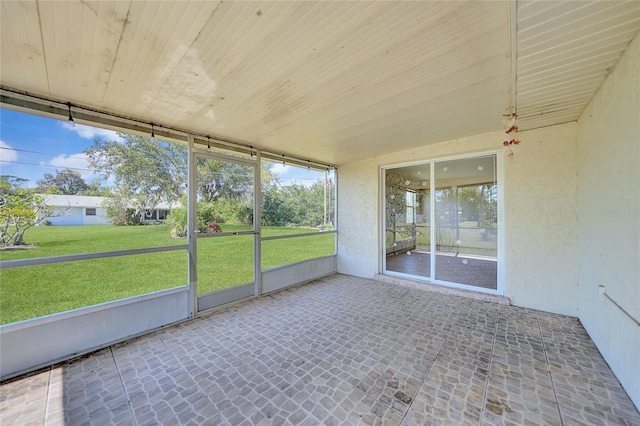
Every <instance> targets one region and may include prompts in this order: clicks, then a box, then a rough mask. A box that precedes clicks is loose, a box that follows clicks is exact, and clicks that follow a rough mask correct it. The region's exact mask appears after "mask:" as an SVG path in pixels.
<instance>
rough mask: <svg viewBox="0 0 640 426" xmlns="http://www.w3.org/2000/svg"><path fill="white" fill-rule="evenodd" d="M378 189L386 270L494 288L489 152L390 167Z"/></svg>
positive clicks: (494, 193)
mask: <svg viewBox="0 0 640 426" xmlns="http://www.w3.org/2000/svg"><path fill="white" fill-rule="evenodd" d="M418 173H420V174H418ZM425 175H426V176H428V177H430V178H431V179H428V178H426V177H423V176H425ZM384 189H385V239H386V242H385V262H384V264H385V271H386V272H392V273H396V274H399V275H407V276H415V277H417V278H421V279H429V280H430V281H432V282H435V283H441V284H447V285H454V286H460V287H464V286H472V287H474V288H476V289H486V290H488V291H497V290H498V184H497V156H496V155H495V154H492V155H485V156H478V157H469V158H460V159H454V160H448V161H438V162H428V163H425V164H420V165H411V166H404V167H397V168H390V169H387V170H385V188H384ZM430 189H431V191H430ZM429 207H430V208H429ZM431 211H433V217H432V216H431V215H430V212H431ZM432 253H434V254H435V256H431V254H432ZM481 291H484V290H481Z"/></svg>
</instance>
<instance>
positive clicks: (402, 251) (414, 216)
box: [385, 164, 431, 277]
mask: <svg viewBox="0 0 640 426" xmlns="http://www.w3.org/2000/svg"><path fill="white" fill-rule="evenodd" d="M429 169H430V168H429V164H421V165H418V166H407V167H400V168H396V169H390V170H385V269H386V270H387V271H393V272H398V273H403V274H409V275H418V276H422V277H429V276H431V261H430V253H431V232H430V221H431V216H430V203H429V187H430V185H429Z"/></svg>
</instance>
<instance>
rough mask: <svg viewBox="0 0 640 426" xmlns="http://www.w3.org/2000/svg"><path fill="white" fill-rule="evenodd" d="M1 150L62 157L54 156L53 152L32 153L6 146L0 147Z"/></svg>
mask: <svg viewBox="0 0 640 426" xmlns="http://www.w3.org/2000/svg"><path fill="white" fill-rule="evenodd" d="M0 149H7V150H9V151H17V152H28V153H30V154H42V155H56V156H57V155H60V154H54V153H52V152H41V151H31V150H28V149H20V148H9V147H6V146H0Z"/></svg>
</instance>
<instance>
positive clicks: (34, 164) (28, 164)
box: [0, 160, 102, 173]
mask: <svg viewBox="0 0 640 426" xmlns="http://www.w3.org/2000/svg"><path fill="white" fill-rule="evenodd" d="M0 164H23V165H25V166H39V167H50V168H53V169H62V170H67V169H68V170H78V171H81V172H94V173H102V172H100V171H98V170H96V169H83V168H81V167H67V166H54V165H51V164H38V163H27V162H24V161H4V160H2V161H0Z"/></svg>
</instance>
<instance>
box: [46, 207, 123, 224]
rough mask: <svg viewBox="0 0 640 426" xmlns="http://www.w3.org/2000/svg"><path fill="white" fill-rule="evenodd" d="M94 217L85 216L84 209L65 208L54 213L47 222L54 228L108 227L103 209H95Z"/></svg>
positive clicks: (105, 212) (107, 218)
mask: <svg viewBox="0 0 640 426" xmlns="http://www.w3.org/2000/svg"><path fill="white" fill-rule="evenodd" d="M95 209H96V215H95V216H87V215H86V214H85V207H65V208H61V209H60V208H59V209H56V210H55V211H54V214H53V216H50V217H48V218H47V221H49V222H50V223H51V225H54V226H78V225H110V224H111V221H110V220H109V217H108V215H107V210H106V209H105V208H104V207H96V208H95Z"/></svg>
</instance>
